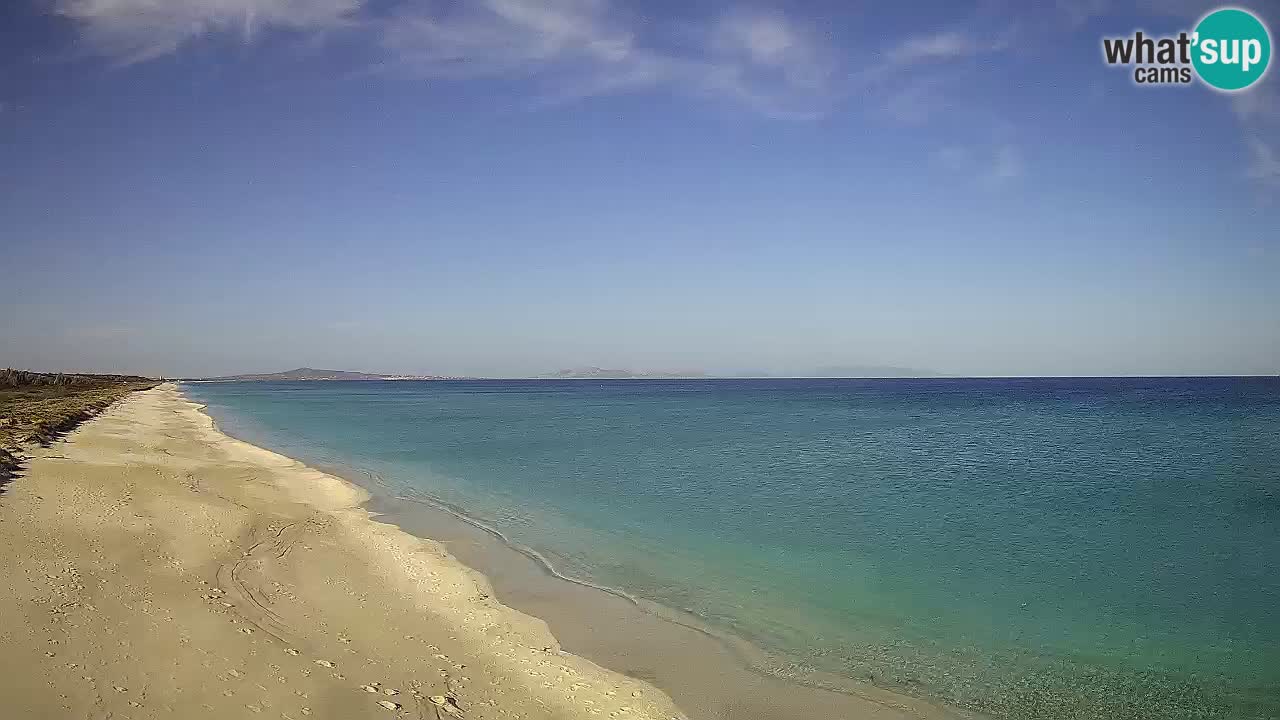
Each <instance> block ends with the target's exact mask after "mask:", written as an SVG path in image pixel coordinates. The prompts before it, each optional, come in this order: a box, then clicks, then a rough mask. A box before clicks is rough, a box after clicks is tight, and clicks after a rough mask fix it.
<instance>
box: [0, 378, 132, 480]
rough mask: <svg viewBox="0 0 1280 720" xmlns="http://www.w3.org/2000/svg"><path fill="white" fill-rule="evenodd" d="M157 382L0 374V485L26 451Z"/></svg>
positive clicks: (129, 379)
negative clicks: (25, 446) (28, 446)
mask: <svg viewBox="0 0 1280 720" xmlns="http://www.w3.org/2000/svg"><path fill="white" fill-rule="evenodd" d="M156 384H157V381H156V380H153V379H151V378H145V377H140V376H137V375H84V374H75V373H41V372H31V371H29V370H14V369H12V368H9V369H5V370H2V371H0V482H3V481H4V480H5V479H6V478H7V477H8V476H9V475H10V474H11V473H12V472H13V471H14V470H16V469H17V467H18V465H19V463H20V462H21V453H22V448H23V446H24V445H28V444H36V443H38V444H41V445H48V444H49V443H50V442H52V441H53V440H55V439H56V438H57V437H58V436H59V435H61V434H63V433H65V432H67V431H69V430H71V429H72V428H74V427H75V426H76V425H79V424H80V423H82V422H84V421H85V420H88V419H89V418H91V417H93V416H94V415H97V414H98V413H99V412H102V410H104V409H106V408H107V407H108V406H109V405H111V404H112V403H114V402H115V401H117V400H119V399H120V398H122V397H124V396H126V395H128V394H129V393H132V392H134V391H137V390H145V389H148V388H151V387H155V385H156Z"/></svg>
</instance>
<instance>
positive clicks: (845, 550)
mask: <svg viewBox="0 0 1280 720" xmlns="http://www.w3.org/2000/svg"><path fill="white" fill-rule="evenodd" d="M183 391H184V392H185V393H186V394H187V395H188V397H190V398H191V399H193V400H195V401H197V402H200V403H203V404H206V405H207V412H209V413H210V414H211V415H212V417H213V418H214V419H215V420H216V421H217V422H218V424H219V427H221V428H222V429H223V430H224V431H226V432H228V433H230V434H232V435H234V436H237V437H240V438H242V439H245V440H248V441H250V442H253V443H255V444H258V445H262V446H264V447H268V448H271V449H273V450H276V451H278V452H281V453H283V454H286V455H289V456H292V457H295V458H298V459H300V460H302V461H304V462H307V463H310V464H313V465H316V466H318V467H323V468H326V469H335V470H336V471H338V472H341V473H342V474H344V475H346V476H347V477H350V478H352V479H354V480H356V481H357V482H360V483H361V484H364V485H366V486H367V487H369V489H370V490H371V491H372V492H374V493H375V494H376V495H378V496H379V497H380V498H383V502H390V503H397V502H399V503H415V502H419V503H431V504H434V505H437V506H440V507H445V508H448V509H450V510H451V511H453V512H456V513H459V514H461V515H464V516H465V517H467V518H468V519H470V520H471V521H473V522H475V523H476V524H479V525H482V526H484V527H486V528H489V529H491V530H493V531H495V532H498V533H501V536H502V537H503V538H504V539H505V540H506V542H508V543H510V544H511V545H512V546H513V547H517V548H519V549H521V550H523V551H525V552H527V553H529V554H531V555H533V556H536V557H538V558H539V559H540V560H541V561H542V562H545V564H546V565H547V567H548V568H549V569H551V570H553V571H554V573H556V574H558V575H560V576H563V577H567V578H572V579H574V580H577V581H580V582H583V583H588V584H590V585H593V586H597V587H600V588H606V589H608V590H610V591H612V592H615V593H619V594H624V595H626V596H629V597H633V598H637V599H643V600H645V601H646V602H652V603H655V604H657V605H659V606H661V607H666V608H671V609H673V610H674V611H678V612H680V613H687V614H688V615H689V616H691V617H696V618H697V619H698V620H699V622H701V623H705V625H706V627H707V628H709V629H711V630H713V631H714V632H717V633H723V634H724V635H725V636H726V637H732V638H734V639H735V641H741V642H743V643H748V644H750V646H752V647H754V648H759V649H760V650H761V652H762V654H763V655H765V656H767V657H769V658H771V659H770V660H769V661H768V662H765V663H761V665H762V667H761V668H760V669H761V670H762V671H765V672H770V673H775V674H779V675H785V676H787V677H788V678H789V679H791V680H793V681H794V682H795V683H797V684H800V685H803V684H805V683H810V682H817V681H816V680H815V678H818V677H821V676H829V675H834V676H838V677H842V678H848V679H850V680H851V681H853V682H866V683H874V684H875V685H876V686H878V687H887V688H892V689H893V690H894V691H896V692H900V693H903V694H906V695H911V696H915V697H920V698H925V699H927V700H930V701H933V702H937V703H942V704H945V705H950V706H953V707H957V708H962V709H966V710H969V711H973V712H975V713H977V714H980V715H982V716H986V717H992V718H1037V719H1044V720H1063V719H1065V718H1096V719H1098V720H1110V719H1112V718H1117V719H1118V718H1125V719H1137V718H1152V719H1156V720H1164V719H1169V720H1175V719H1176V720H1188V719H1191V718H1223V719H1230V720H1263V719H1264V718H1265V719H1274V718H1280V378H1088V379H1080V378H1035V379H950V378H939V379H884V380H870V379H867V380H860V379H822V380H814V379H788V380H782V379H777V380H774V379H761V380H672V381H667V380H477V381H349V382H341V381H339V382H279V383H277V382H220V383H186V384H184V385H183ZM744 662H747V660H744Z"/></svg>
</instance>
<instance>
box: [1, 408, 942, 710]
mask: <svg viewBox="0 0 1280 720" xmlns="http://www.w3.org/2000/svg"><path fill="white" fill-rule="evenodd" d="M367 497H368V496H367V494H366V493H365V492H364V491H363V490H361V489H359V488H358V487H356V486H354V485H352V484H350V483H347V482H346V481H344V480H341V479H339V478H336V477H334V476H332V475H328V474H325V473H322V472H320V471H318V470H314V469H312V468H309V467H307V466H305V465H303V464H301V463H299V462H297V461H295V460H292V459H290V458H286V457H284V456H281V455H278V454H276V453H272V452H270V451H267V450H263V449H261V448H258V447H255V446H253V445H250V444H247V443H244V442H241V441H238V440H235V439H233V438H230V437H228V436H226V435H224V434H223V433H221V432H219V431H218V430H217V429H216V428H215V427H214V425H213V423H212V421H211V420H210V419H209V418H208V417H207V416H206V415H204V414H203V413H202V412H200V409H199V406H197V405H195V404H194V403H191V402H189V401H187V400H186V399H185V398H183V397H182V395H181V394H180V393H179V392H178V390H177V388H176V387H175V386H173V385H171V384H170V385H162V386H160V387H159V388H156V389H154V390H150V391H147V392H143V393H137V394H135V395H134V396H132V397H131V398H129V399H127V400H125V401H123V402H121V403H119V404H117V405H115V406H114V407H112V408H111V409H109V410H108V411H106V412H104V413H103V414H102V415H100V416H99V417H98V418H96V419H94V420H92V421H90V422H88V423H86V424H85V425H84V426H82V427H81V428H79V429H77V430H75V431H74V432H72V433H71V434H70V435H69V436H68V437H67V438H66V439H65V440H64V441H61V442H58V443H55V444H54V445H53V446H51V447H49V448H44V449H39V450H36V451H33V453H32V457H31V459H30V460H29V461H28V463H27V467H26V469H25V470H24V471H23V472H22V473H21V476H20V477H19V478H18V479H17V480H16V481H15V482H13V483H12V484H10V485H8V486H7V487H6V488H5V489H4V494H3V495H0V563H2V564H3V567H4V569H5V582H4V583H3V584H0V617H2V618H3V620H2V621H0V707H3V708H4V716H5V717H15V718H17V717H22V718H153V717H154V718H162V717H163V718H199V717H211V718H212V717H217V718H254V717H271V718H288V719H292V720H301V719H302V718H361V717H373V718H394V717H407V718H439V720H446V719H447V718H449V717H463V718H622V719H624V720H625V719H630V718H635V719H641V718H676V717H684V714H683V713H682V712H681V709H679V708H677V706H676V705H675V704H674V703H673V702H672V700H671V699H670V698H669V697H668V696H667V695H666V694H665V693H664V692H662V691H661V690H658V689H656V688H655V687H654V686H652V685H650V684H648V683H646V682H644V681H642V680H638V679H634V678H632V677H628V676H626V675H623V674H620V673H618V672H614V671H611V670H608V669H605V668H602V667H600V666H599V665H596V664H595V663H593V662H591V661H589V660H587V659H584V658H582V657H578V656H576V655H572V654H570V653H568V652H565V651H563V650H562V649H561V647H560V645H559V643H558V642H557V640H556V638H555V637H553V636H552V633H551V631H550V630H549V628H548V626H547V624H546V623H545V622H543V621H542V620H540V619H537V618H534V617H531V616H529V615H526V614H524V613H522V612H519V611H517V610H513V609H511V608H509V607H506V606H504V605H502V604H500V603H499V601H498V599H497V598H495V597H494V590H493V586H492V585H491V584H490V583H489V581H488V580H487V579H486V578H485V577H484V576H482V575H480V574H479V573H477V572H475V571H473V570H471V569H469V568H468V567H467V566H465V565H463V564H461V563H460V562H459V561H458V560H456V559H455V558H454V557H453V556H452V555H450V553H449V552H447V550H446V549H445V547H444V546H443V545H442V544H440V543H437V542H435V541H432V540H424V539H420V538H418V537H415V536H413V535H410V534H408V533H406V532H404V531H403V530H401V529H400V528H399V527H397V526H395V525H391V524H386V523H383V522H378V521H377V519H376V517H375V516H373V515H371V513H370V512H369V511H367V510H366V509H364V507H363V503H364V501H365V500H366V499H367ZM584 591H585V589H584ZM618 612H620V613H622V615H625V614H626V613H623V612H622V611H621V610H618ZM594 617H595V618H596V619H599V618H600V617H604V616H602V615H600V614H599V613H598V612H597V613H596V614H595V615H594ZM621 617H622V616H621V615H620V618H621ZM619 622H634V618H633V617H630V616H627V617H626V618H622V619H620V620H619ZM654 622H661V621H659V620H657V619H656V618H655V619H654ZM566 629H567V628H566ZM633 629H634V628H633ZM593 632H595V631H592V630H590V629H589V628H588V627H587V626H586V624H585V623H584V628H583V629H582V630H581V631H579V632H578V633H577V635H578V638H577V639H576V641H575V642H576V643H577V644H579V645H582V646H584V647H591V646H593V645H595V646H599V647H601V648H607V647H608V644H604V643H598V642H597V643H591V642H588V641H587V639H586V638H588V637H589V636H591V635H592V634H593ZM601 632H607V629H606V630H603V631H601ZM699 642H704V643H711V644H713V645H714V642H713V641H711V640H710V639H704V640H700V641H699ZM671 649H672V650H676V648H674V647H673V648H671ZM600 652H601V654H602V655H604V656H607V657H606V661H608V662H609V663H610V664H613V665H614V666H615V667H620V668H621V669H627V668H628V662H629V659H628V658H627V657H625V656H616V657H615V656H614V655H610V653H608V652H606V651H605V650H601V651H600ZM661 652H662V651H661V649H654V650H651V653H655V654H656V655H652V656H649V657H644V658H641V659H640V660H639V662H641V663H643V664H648V665H653V664H655V663H661ZM677 652H681V651H679V650H677ZM681 654H682V658H681V660H682V661H683V662H685V663H689V662H690V661H689V659H688V658H685V657H683V653H681ZM695 662H696V661H695ZM713 666H714V665H713ZM713 666H712V667H713ZM635 674H639V675H645V673H642V672H641V673H635ZM705 674H706V673H704V675H705ZM753 678H754V679H753ZM698 682H700V683H713V684H714V683H715V682H716V679H715V677H703V678H700V679H698ZM732 682H736V683H740V684H742V686H741V690H742V692H743V693H745V694H746V695H751V694H756V695H759V696H761V697H762V698H763V700H762V699H761V698H757V699H756V701H753V702H748V703H747V704H748V705H751V707H745V708H740V709H739V711H735V709H734V707H732V703H728V704H726V703H720V704H715V703H712V704H711V705H707V704H706V703H699V702H697V701H696V699H695V698H696V697H697V694H696V692H694V691H691V690H689V689H688V688H684V687H680V688H678V689H679V690H680V692H681V693H682V694H684V695H686V696H688V698H690V702H684V701H682V706H683V707H684V708H685V709H689V708H690V707H691V705H693V706H697V707H696V710H697V712H696V713H695V712H693V711H691V715H693V716H694V717H711V716H715V717H735V718H737V717H752V716H756V715H759V714H761V713H760V710H761V709H764V710H766V711H767V710H769V709H770V708H777V709H780V710H786V709H790V710H791V712H789V713H788V712H784V713H783V716H787V715H790V716H792V717H811V716H815V713H817V714H820V715H822V716H825V717H847V718H876V719H884V720H888V719H895V720H896V719H898V718H925V717H928V718H933V717H938V718H942V717H956V716H955V715H952V714H951V713H950V712H947V711H944V710H941V709H938V708H935V707H933V706H930V705H926V704H923V703H917V702H915V701H910V700H907V699H906V698H900V697H898V696H895V695H892V694H891V693H887V692H883V693H879V694H877V692H876V691H871V694H870V695H867V696H862V697H859V696H851V695H846V694H843V693H826V692H822V691H815V690H811V689H807V688H805V689H803V692H800V691H799V690H797V697H796V698H795V702H794V703H793V702H791V701H789V699H788V698H787V697H786V694H787V688H788V687H789V686H788V685H787V684H786V683H784V682H783V681H779V680H776V679H766V678H759V677H755V676H752V675H751V674H750V673H749V672H747V671H745V670H742V671H741V673H740V676H736V677H735V679H733V680H732ZM730 687H731V688H732V685H730ZM734 694H735V695H736V694H737V691H734ZM713 695H714V694H713ZM761 702H763V703H764V705H761ZM773 717H778V715H776V714H775V715H773Z"/></svg>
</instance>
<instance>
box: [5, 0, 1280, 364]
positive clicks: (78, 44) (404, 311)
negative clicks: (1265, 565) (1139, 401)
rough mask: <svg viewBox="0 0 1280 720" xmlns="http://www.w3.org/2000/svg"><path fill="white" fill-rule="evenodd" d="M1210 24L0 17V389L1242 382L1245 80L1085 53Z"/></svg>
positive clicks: (182, 0) (1186, 6)
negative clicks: (953, 379)
mask: <svg viewBox="0 0 1280 720" xmlns="http://www.w3.org/2000/svg"><path fill="white" fill-rule="evenodd" d="M1246 6H1247V7H1250V8H1252V9H1253V10H1255V11H1256V12H1257V13H1258V14H1259V15H1260V16H1261V17H1262V18H1263V19H1264V21H1266V22H1268V23H1269V24H1270V25H1271V26H1272V27H1273V31H1272V32H1273V34H1275V30H1274V28H1275V27H1276V26H1277V24H1278V23H1280V4H1277V3H1274V2H1271V3H1252V4H1246ZM1211 7H1214V4H1212V3H1186V2H1159V1H1158V0H1152V1H1151V2H1143V1H1142V0H1123V1H1122V0H1110V1H1109V0H1060V1H1059V2H1052V3H1051V2H1044V3H1034V4H1032V3H1024V2H1003V3H1002V2H980V3H977V4H966V3H959V2H934V3H923V2H922V3H871V2H867V3H861V2H817V1H812V2H795V3H783V2H775V3H753V4H749V5H748V4H730V3H720V2H709V1H702V0H699V1H696V2H644V3H641V2H635V1H633V2H626V1H624V0H473V1H472V2H462V1H460V0H456V1H444V0H440V1H437V2H407V1H403V0H310V1H306V0H171V1H169V2H155V1H154V0H13V1H11V2H9V3H6V4H5V6H4V7H3V9H0V246H2V247H0V249H2V250H3V253H4V256H5V258H6V263H5V270H4V275H3V276H4V278H5V282H4V283H3V285H2V286H0V303H3V305H4V308H3V316H4V318H5V320H4V321H3V322H4V326H5V327H4V329H3V330H4V331H3V334H2V335H0V365H5V364H8V365H15V366H24V367H27V366H29V367H36V368H51V369H97V370H121V371H124V370H127V371H136V372H148V373H165V374H171V375H172V374H214V373H229V372H239V371H250V370H254V371H257V370H277V369H285V368H289V367H295V366H299V365H309V366H313V367H342V368H353V369H368V370H378V371H389V372H431V373H437V372H438V373H452V374H476V375H523V374H529V373H537V372H545V371H549V370H554V369H556V368H560V367H573V366H582V365H600V366H607V367H630V368H664V369H673V368H676V369H703V370H707V371H710V372H724V373H729V372H739V371H768V372H771V373H798V374H804V373H805V372H807V371H809V370H810V369H812V368H815V367H821V366H830V365H857V364H874V365H896V366H907V367H916V368H927V369H932V370H936V371H940V372H945V373H955V374H1135V373H1152V374H1182V373H1186V374H1199V373H1277V372H1280V319H1277V310H1280V232H1277V228H1280V73H1277V72H1275V71H1274V70H1273V71H1271V72H1269V73H1268V75H1267V77H1266V78H1264V80H1263V81H1262V82H1261V83H1260V84H1259V85H1257V86H1255V87H1254V88H1251V89H1249V90H1247V91H1245V92H1243V93H1238V94H1235V95H1225V94H1220V93H1215V92H1213V91H1211V90H1209V89H1207V88H1206V87H1205V86H1203V85H1199V84H1196V85H1193V86H1189V87H1187V86H1180V87H1155V88H1151V87H1146V88H1144V87H1137V86H1135V85H1134V84H1133V83H1132V80H1131V76H1130V74H1129V73H1128V72H1127V71H1126V70H1125V69H1123V68H1112V67H1107V66H1106V65H1104V63H1103V62H1102V58H1101V38H1102V37H1103V36H1118V35H1124V34H1128V33H1131V32H1132V31H1133V30H1134V29H1135V28H1142V29H1144V30H1146V31H1148V32H1149V33H1170V34H1171V33H1176V32H1177V31H1180V30H1185V29H1190V28H1191V26H1193V25H1194V23H1195V20H1196V19H1197V18H1198V17H1200V16H1201V15H1202V14H1203V13H1204V11H1205V10H1206V9H1208V8H1211Z"/></svg>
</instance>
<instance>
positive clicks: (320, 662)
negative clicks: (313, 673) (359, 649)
mask: <svg viewBox="0 0 1280 720" xmlns="http://www.w3.org/2000/svg"><path fill="white" fill-rule="evenodd" d="M316 664H317V665H319V666H321V667H327V668H333V667H337V666H336V665H334V664H333V663H331V662H329V661H328V660H317V661H316Z"/></svg>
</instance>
